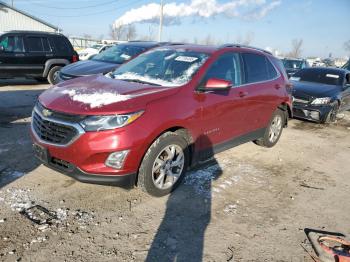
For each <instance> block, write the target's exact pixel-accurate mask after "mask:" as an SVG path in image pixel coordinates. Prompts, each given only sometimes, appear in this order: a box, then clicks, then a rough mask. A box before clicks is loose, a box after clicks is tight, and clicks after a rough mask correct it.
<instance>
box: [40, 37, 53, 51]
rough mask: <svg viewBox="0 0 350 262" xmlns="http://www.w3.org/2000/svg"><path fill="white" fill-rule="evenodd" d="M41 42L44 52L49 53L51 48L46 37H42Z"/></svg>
mask: <svg viewBox="0 0 350 262" xmlns="http://www.w3.org/2000/svg"><path fill="white" fill-rule="evenodd" d="M41 41H42V42H43V47H44V51H48V52H49V51H51V47H50V44H49V41H48V39H47V38H46V37H42V38H41Z"/></svg>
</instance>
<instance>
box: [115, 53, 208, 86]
mask: <svg viewBox="0 0 350 262" xmlns="http://www.w3.org/2000/svg"><path fill="white" fill-rule="evenodd" d="M207 58H208V54H205V53H200V52H193V51H185V50H173V49H157V50H153V51H150V52H147V53H145V54H143V55H140V56H139V57H137V58H135V59H134V60H132V61H130V62H128V63H127V64H124V65H123V66H121V67H119V68H118V69H117V70H116V71H114V72H113V73H112V75H111V76H112V77H113V78H116V79H121V80H124V81H131V82H139V83H145V84H152V85H159V86H181V85H184V84H186V83H188V82H189V81H190V80H191V79H192V76H193V75H194V74H195V73H196V72H197V70H198V69H199V68H200V67H201V66H202V65H203V63H204V62H205V61H206V60H207Z"/></svg>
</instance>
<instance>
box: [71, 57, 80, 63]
mask: <svg viewBox="0 0 350 262" xmlns="http://www.w3.org/2000/svg"><path fill="white" fill-rule="evenodd" d="M78 61H79V57H78V56H77V55H73V56H72V63H75V62H78Z"/></svg>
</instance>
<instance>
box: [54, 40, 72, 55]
mask: <svg viewBox="0 0 350 262" xmlns="http://www.w3.org/2000/svg"><path fill="white" fill-rule="evenodd" d="M53 42H54V48H55V51H56V52H58V53H70V52H71V48H70V46H69V45H68V43H67V41H66V40H65V39H64V38H63V37H53Z"/></svg>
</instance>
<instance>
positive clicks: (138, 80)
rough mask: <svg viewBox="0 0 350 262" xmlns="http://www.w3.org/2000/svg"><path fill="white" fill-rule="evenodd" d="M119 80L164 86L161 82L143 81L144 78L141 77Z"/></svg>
mask: <svg viewBox="0 0 350 262" xmlns="http://www.w3.org/2000/svg"><path fill="white" fill-rule="evenodd" d="M116 79H118V78H116ZM118 80H122V81H127V82H134V83H140V84H146V85H153V86H162V85H160V84H155V83H152V82H147V81H143V80H140V79H131V78H130V79H124V78H122V79H118Z"/></svg>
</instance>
